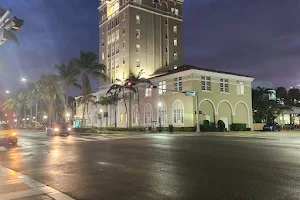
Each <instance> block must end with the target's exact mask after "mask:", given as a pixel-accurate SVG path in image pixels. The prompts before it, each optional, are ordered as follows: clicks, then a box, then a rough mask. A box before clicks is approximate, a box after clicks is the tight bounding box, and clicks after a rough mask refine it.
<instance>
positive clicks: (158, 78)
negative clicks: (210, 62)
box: [151, 69, 254, 82]
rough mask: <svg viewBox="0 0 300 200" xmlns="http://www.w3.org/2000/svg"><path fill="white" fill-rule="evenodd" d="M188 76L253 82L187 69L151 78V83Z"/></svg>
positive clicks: (221, 74) (246, 78) (218, 73)
mask: <svg viewBox="0 0 300 200" xmlns="http://www.w3.org/2000/svg"><path fill="white" fill-rule="evenodd" d="M189 75H199V76H209V77H216V78H224V79H229V80H237V81H244V82H253V80H254V78H251V77H245V76H238V75H233V74H225V73H220V72H210V71H205V70H197V69H189V70H186V71H181V72H177V73H173V74H168V75H162V76H160V77H153V78H151V81H153V82H159V81H162V80H166V79H172V78H177V77H180V76H183V77H184V76H189Z"/></svg>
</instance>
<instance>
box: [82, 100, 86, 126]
mask: <svg viewBox="0 0 300 200" xmlns="http://www.w3.org/2000/svg"><path fill="white" fill-rule="evenodd" d="M84 113H85V103H83V109H82V120H81V127H83V123H84Z"/></svg>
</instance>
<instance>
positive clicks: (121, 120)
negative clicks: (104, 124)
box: [120, 113, 123, 123]
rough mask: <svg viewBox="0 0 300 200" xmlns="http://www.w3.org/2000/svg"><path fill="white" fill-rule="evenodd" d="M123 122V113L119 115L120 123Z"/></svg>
mask: <svg viewBox="0 0 300 200" xmlns="http://www.w3.org/2000/svg"><path fill="white" fill-rule="evenodd" d="M122 122H123V113H120V123H122Z"/></svg>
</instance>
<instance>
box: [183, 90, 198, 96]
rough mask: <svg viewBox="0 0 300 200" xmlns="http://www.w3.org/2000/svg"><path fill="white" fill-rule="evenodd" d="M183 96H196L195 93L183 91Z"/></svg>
mask: <svg viewBox="0 0 300 200" xmlns="http://www.w3.org/2000/svg"><path fill="white" fill-rule="evenodd" d="M184 94H185V96H193V97H194V96H196V92H195V91H185V92H184Z"/></svg>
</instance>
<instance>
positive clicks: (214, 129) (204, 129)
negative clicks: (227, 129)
mask: <svg viewBox="0 0 300 200" xmlns="http://www.w3.org/2000/svg"><path fill="white" fill-rule="evenodd" d="M200 130H201V131H202V132H217V131H219V129H218V128H217V127H216V126H215V125H214V124H203V125H201V126H200Z"/></svg>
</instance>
